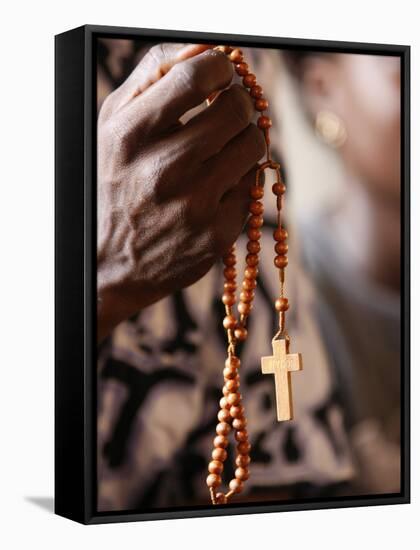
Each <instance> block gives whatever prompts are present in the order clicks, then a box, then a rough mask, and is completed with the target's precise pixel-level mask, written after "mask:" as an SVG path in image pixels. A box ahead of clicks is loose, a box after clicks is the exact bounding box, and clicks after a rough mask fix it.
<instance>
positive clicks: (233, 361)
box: [225, 355, 241, 369]
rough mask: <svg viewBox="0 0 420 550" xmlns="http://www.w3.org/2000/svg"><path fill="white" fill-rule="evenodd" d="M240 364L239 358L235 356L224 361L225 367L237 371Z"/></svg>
mask: <svg viewBox="0 0 420 550" xmlns="http://www.w3.org/2000/svg"><path fill="white" fill-rule="evenodd" d="M240 364H241V361H240V359H239V357H236V355H231V356H230V357H228V358H227V359H226V361H225V367H234V368H236V369H237V368H239V366H240Z"/></svg>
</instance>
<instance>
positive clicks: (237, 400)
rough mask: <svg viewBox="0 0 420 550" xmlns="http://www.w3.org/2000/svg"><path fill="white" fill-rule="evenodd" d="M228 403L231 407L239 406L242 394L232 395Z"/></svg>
mask: <svg viewBox="0 0 420 550" xmlns="http://www.w3.org/2000/svg"><path fill="white" fill-rule="evenodd" d="M227 402H228V403H229V405H238V404H239V403H240V402H241V394H240V393H236V392H235V393H231V394H230V395H228V398H227Z"/></svg>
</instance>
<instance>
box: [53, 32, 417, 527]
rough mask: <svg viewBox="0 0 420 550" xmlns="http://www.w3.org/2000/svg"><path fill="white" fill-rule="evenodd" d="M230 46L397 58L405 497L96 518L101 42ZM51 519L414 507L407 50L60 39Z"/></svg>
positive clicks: (241, 39) (279, 41)
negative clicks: (98, 43)
mask: <svg viewBox="0 0 420 550" xmlns="http://www.w3.org/2000/svg"><path fill="white" fill-rule="evenodd" d="M98 37H120V38H121V37H125V38H133V39H135V38H146V39H148V40H150V41H152V40H153V41H155V40H156V41H159V40H162V41H165V42H169V41H177V42H180V41H181V42H205V43H214V44H218V43H229V44H232V45H233V44H235V45H238V46H241V45H246V46H249V47H252V46H254V47H266V48H276V47H281V48H285V49H287V48H293V49H300V50H314V49H315V50H318V51H326V52H328V51H334V52H349V53H350V52H351V53H371V54H376V55H395V56H400V58H401V67H402V72H401V75H402V80H401V86H402V90H401V124H402V130H401V148H402V150H401V153H402V154H401V159H402V163H401V171H402V174H401V176H402V177H401V182H402V189H401V191H402V195H401V223H402V228H403V231H402V237H401V238H402V243H401V245H402V246H401V264H402V265H401V273H402V288H401V292H402V294H401V332H402V334H401V336H402V339H401V340H402V357H401V366H402V368H401V376H402V384H401V392H402V395H401V404H402V405H401V413H402V414H401V434H402V442H401V456H402V461H401V478H402V479H401V492H400V493H398V494H390V495H378V496H371V495H370V496H363V497H359V496H358V497H343V498H326V499H319V498H317V499H304V500H299V501H288V502H287V503H284V502H282V503H275V504H267V503H261V504H239V503H234V504H230V505H229V506H228V507H223V506H222V507H212V506H211V505H208V506H202V507H200V506H198V507H194V508H190V509H187V508H186V509H182V510H180V509H176V510H174V509H159V510H144V511H141V512H140V511H138V510H137V511H135V510H134V511H132V512H129V511H127V512H125V511H124V512H121V513H114V512H101V513H99V512H97V510H96V165H95V161H96V57H95V56H96V50H95V48H96V39H97V38H98ZM55 120H56V126H55V144H56V145H55V513H56V514H59V515H61V516H64V517H66V518H69V519H72V520H75V521H78V522H81V523H84V524H95V523H109V522H126V521H139V520H152V519H153V520H155V519H169V518H188V517H200V516H219V515H233V514H253V513H262V512H279V511H289V510H308V509H322V508H344V507H349V506H372V505H383V504H402V503H409V502H410V47H409V46H406V45H389V44H371V43H355V42H340V41H326V40H306V39H292V38H280V37H268V36H246V35H229V34H219V33H207V32H206V33H203V32H189V31H175V30H161V29H141V28H122V27H108V26H96V25H85V26H82V27H79V28H76V29H73V30H70V31H68V32H64V33H62V34H59V35H57V36H56V37H55Z"/></svg>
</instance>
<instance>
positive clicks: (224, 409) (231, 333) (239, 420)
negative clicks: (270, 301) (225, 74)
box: [206, 46, 289, 505]
mask: <svg viewBox="0 0 420 550" xmlns="http://www.w3.org/2000/svg"><path fill="white" fill-rule="evenodd" d="M215 49H216V50H219V51H222V52H223V53H225V54H226V55H227V56H228V58H229V59H230V61H231V62H232V63H233V65H234V67H235V71H236V73H237V75H238V76H240V77H242V84H243V85H244V87H245V88H246V89H247V90H248V92H249V94H250V96H251V98H252V99H253V101H254V106H255V109H256V111H257V112H259V113H260V115H259V117H258V120H257V126H258V128H259V129H260V130H261V131H262V132H263V133H264V139H265V144H266V160H265V161H264V162H263V163H262V164H259V165H258V168H257V171H256V177H255V184H254V185H252V187H251V189H250V203H249V212H250V214H251V215H250V217H249V219H248V221H247V236H248V243H247V251H248V253H247V256H246V269H245V273H244V275H245V277H244V279H243V282H242V291H241V292H240V295H239V303H238V306H237V310H238V313H239V319H237V318H236V316H235V314H234V312H233V306H234V304H235V303H236V290H237V284H236V275H237V273H236V269H235V265H236V253H235V252H236V245H235V244H233V245H232V246H231V247H230V248H229V250H228V251H227V253H226V254H225V255H224V256H223V263H224V266H225V267H224V271H223V274H224V279H225V282H224V292H223V296H222V301H223V304H224V305H225V314H226V315H225V318H224V319H223V326H224V328H225V330H226V333H227V340H228V346H227V358H226V361H225V368H224V370H223V377H224V386H223V390H222V391H223V397H222V398H221V399H220V403H219V404H220V410H219V412H218V414H217V418H218V421H219V423H218V424H217V426H216V437H215V438H214V441H213V445H214V448H213V451H212V460H211V461H210V462H209V465H208V471H209V475H208V476H207V479H206V483H207V486H208V488H209V491H210V498H211V502H212V503H213V504H215V505H216V504H226V503H227V502H228V500H229V499H230V498H231V497H232V496H233V495H234V494H237V493H240V492H241V491H242V490H243V486H244V482H245V481H246V480H247V479H248V478H249V475H250V473H249V464H250V461H251V459H250V450H251V445H250V443H249V438H248V431H247V429H246V426H247V420H246V417H245V410H244V407H243V404H242V395H241V393H240V390H239V387H240V374H239V367H240V359H239V357H237V356H236V354H235V346H236V344H237V342H238V341H244V340H246V338H247V336H248V332H247V329H246V324H247V319H248V316H249V314H250V312H251V310H252V307H253V304H252V302H253V299H254V296H255V289H256V287H257V276H258V263H259V256H258V254H259V252H260V250H261V246H260V242H259V241H260V239H261V235H262V233H261V227H262V225H263V223H264V219H263V216H262V214H263V212H264V206H263V203H262V202H261V200H260V199H262V198H263V196H264V186H263V185H262V184H261V181H260V179H261V174H262V173H263V172H264V171H265V170H268V169H270V170H273V171H274V172H275V175H276V182H275V183H274V184H273V186H272V191H273V193H274V195H275V196H276V197H277V228H276V230H275V231H274V233H273V237H274V240H275V243H276V244H275V247H274V248H275V252H276V254H277V255H276V256H275V258H274V265H275V266H276V267H277V268H278V269H279V281H280V293H279V294H280V295H279V298H277V300H276V301H275V308H276V310H277V311H278V313H279V330H278V332H277V334H276V335H275V336H274V339H275V338H277V337H278V336H280V335H285V336H286V338H287V341H288V336H287V333H286V330H285V315H286V311H287V309H288V308H289V303H288V300H287V298H285V297H284V269H285V267H286V266H287V263H288V260H287V250H288V246H287V244H286V240H287V231H286V230H285V229H284V228H283V227H282V225H281V209H282V206H283V202H284V193H285V191H286V186H285V184H284V183H283V182H282V179H281V174H280V165H279V164H278V163H276V162H274V161H273V160H272V158H271V150H270V135H269V129H270V127H271V125H272V122H271V119H270V118H269V117H268V116H266V115H264V114H263V113H264V111H266V110H267V108H268V101H267V100H266V99H265V98H264V97H263V90H262V88H261V86H259V85H258V84H257V81H256V77H255V75H254V74H252V73H251V72H250V71H249V68H248V64H247V63H245V62H244V57H243V53H242V51H241V50H240V49H238V48H233V47H231V46H217V47H216V48H215ZM216 95H217V94H212V96H210V97H209V98H208V99H207V104H210V103H211V101H212V100H213V99H214V97H215V96H216ZM231 430H233V431H234V437H235V440H236V457H235V465H236V469H235V477H234V478H233V479H231V481H230V482H229V491H228V492H226V493H223V492H216V489H217V488H218V487H219V486H220V485H221V483H222V477H221V474H222V472H223V469H224V462H225V460H226V459H227V451H226V448H227V446H228V444H229V441H228V435H229V433H230V431H231Z"/></svg>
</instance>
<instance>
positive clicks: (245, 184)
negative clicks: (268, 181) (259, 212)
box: [214, 166, 257, 254]
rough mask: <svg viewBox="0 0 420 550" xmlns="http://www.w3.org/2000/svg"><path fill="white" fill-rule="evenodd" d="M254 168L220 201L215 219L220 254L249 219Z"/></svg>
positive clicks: (235, 237)
mask: <svg viewBox="0 0 420 550" xmlns="http://www.w3.org/2000/svg"><path fill="white" fill-rule="evenodd" d="M256 170H257V167H256V166H254V167H253V168H252V169H251V170H250V171H248V172H247V173H246V174H245V175H244V176H243V177H242V178H241V180H240V182H239V183H238V184H237V185H236V186H235V187H233V188H232V189H231V190H230V191H228V192H227V193H226V194H225V195H224V197H223V199H222V200H221V201H220V204H219V208H218V209H217V212H216V216H215V219H214V228H215V229H214V231H215V235H216V236H215V239H216V241H217V247H218V252H219V253H220V254H223V253H224V252H226V250H227V249H228V248H229V247H230V246H231V245H232V244H233V243H234V242H235V241H236V239H237V238H238V237H239V235H240V233H241V231H242V229H243V227H244V225H245V223H246V220H247V217H248V213H249V212H248V206H249V201H250V198H249V190H250V188H251V186H252V185H253V184H254V183H255V175H256Z"/></svg>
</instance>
